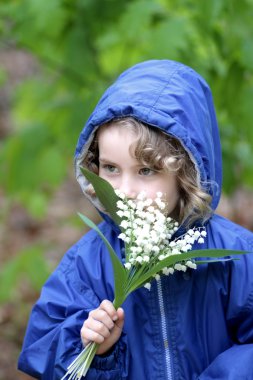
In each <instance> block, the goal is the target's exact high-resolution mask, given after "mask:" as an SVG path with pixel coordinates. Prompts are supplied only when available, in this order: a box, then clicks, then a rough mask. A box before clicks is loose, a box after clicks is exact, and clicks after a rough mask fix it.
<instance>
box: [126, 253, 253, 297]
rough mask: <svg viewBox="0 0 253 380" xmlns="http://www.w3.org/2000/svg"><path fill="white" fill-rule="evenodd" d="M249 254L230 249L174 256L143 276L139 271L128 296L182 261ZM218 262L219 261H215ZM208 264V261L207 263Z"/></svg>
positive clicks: (160, 262)
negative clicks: (164, 269)
mask: <svg viewBox="0 0 253 380" xmlns="http://www.w3.org/2000/svg"><path fill="white" fill-rule="evenodd" d="M246 253H249V252H247V251H233V250H229V249H200V250H193V251H189V252H186V253H180V254H178V255H172V256H170V257H167V258H166V259H164V260H161V261H159V263H157V264H156V265H154V266H152V267H151V268H150V269H148V270H147V271H146V272H144V273H143V274H142V275H141V276H139V274H138V271H137V272H136V275H134V276H133V278H132V280H131V282H130V283H129V286H128V288H127V295H128V294H130V293H131V292H132V291H133V290H135V289H137V288H139V287H141V286H143V285H144V284H145V283H146V282H149V281H150V279H151V278H152V277H153V276H154V275H155V274H156V273H158V272H160V271H161V270H162V269H163V268H165V267H169V266H174V265H175V264H176V263H179V262H181V261H186V260H189V259H193V258H197V257H204V258H207V257H217V258H218V257H226V256H231V255H242V254H246ZM212 261H213V260H211V261H210V262H212ZM215 261H217V260H215ZM207 262H208V261H207Z"/></svg>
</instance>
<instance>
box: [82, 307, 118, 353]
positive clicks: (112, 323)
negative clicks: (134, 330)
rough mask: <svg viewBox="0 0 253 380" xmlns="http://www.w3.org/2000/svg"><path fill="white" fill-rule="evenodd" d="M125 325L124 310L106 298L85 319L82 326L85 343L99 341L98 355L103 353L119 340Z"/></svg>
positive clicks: (85, 344)
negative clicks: (116, 307)
mask: <svg viewBox="0 0 253 380" xmlns="http://www.w3.org/2000/svg"><path fill="white" fill-rule="evenodd" d="M123 325H124V310H123V309H122V308H118V310H116V309H115V307H114V306H113V304H112V302H111V301H108V300H104V301H103V302H101V304H100V306H99V307H98V308H97V309H95V310H92V311H91V312H90V313H89V318H88V319H86V321H84V324H83V327H82V328H81V339H82V342H83V345H84V346H87V344H88V343H90V342H91V341H92V342H96V343H98V344H99V345H100V346H99V347H98V350H97V355H102V354H104V353H105V352H107V351H108V350H109V349H110V348H111V347H112V346H113V345H114V344H115V343H116V342H117V341H118V339H119V337H120V335H121V332H122V328H123Z"/></svg>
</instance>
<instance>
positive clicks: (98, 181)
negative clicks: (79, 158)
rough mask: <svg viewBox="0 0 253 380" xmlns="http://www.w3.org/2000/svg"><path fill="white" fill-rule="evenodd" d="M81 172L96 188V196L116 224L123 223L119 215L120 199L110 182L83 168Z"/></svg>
mask: <svg viewBox="0 0 253 380" xmlns="http://www.w3.org/2000/svg"><path fill="white" fill-rule="evenodd" d="M81 171H82V173H83V175H84V176H85V177H86V178H87V180H88V181H89V182H90V183H91V184H92V186H93V187H94V190H95V192H96V195H97V197H98V199H99V200H100V202H101V203H102V205H103V206H104V207H105V209H106V211H107V212H108V213H109V214H110V216H111V217H112V219H113V220H114V222H115V223H116V224H117V225H119V224H120V222H121V219H120V217H119V216H118V215H117V210H118V209H117V201H118V200H119V197H118V196H117V195H116V193H115V191H114V189H113V187H112V186H111V185H110V184H109V182H107V181H106V180H104V179H103V178H101V177H99V176H97V175H96V174H95V173H93V172H91V171H89V170H88V169H85V168H81Z"/></svg>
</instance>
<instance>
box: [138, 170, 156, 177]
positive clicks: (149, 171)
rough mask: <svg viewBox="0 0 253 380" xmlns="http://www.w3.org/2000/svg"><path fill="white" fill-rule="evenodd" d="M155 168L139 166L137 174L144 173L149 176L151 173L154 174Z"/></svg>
mask: <svg viewBox="0 0 253 380" xmlns="http://www.w3.org/2000/svg"><path fill="white" fill-rule="evenodd" d="M155 173H156V172H155V170H154V169H150V168H141V169H140V170H139V174H140V175H144V176H150V175H153V174H155Z"/></svg>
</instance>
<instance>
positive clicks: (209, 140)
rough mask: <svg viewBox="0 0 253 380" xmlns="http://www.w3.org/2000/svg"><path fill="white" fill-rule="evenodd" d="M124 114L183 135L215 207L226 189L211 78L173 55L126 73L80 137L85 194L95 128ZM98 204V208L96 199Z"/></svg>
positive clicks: (81, 179) (78, 156)
mask: <svg viewBox="0 0 253 380" xmlns="http://www.w3.org/2000/svg"><path fill="white" fill-rule="evenodd" d="M124 117H133V118H135V119H137V120H139V121H141V122H144V123H146V124H149V125H151V126H154V127H156V128H159V129H161V130H162V131H164V132H165V133H167V134H169V135H171V136H173V137H175V138H177V139H179V140H180V142H181V144H182V145H183V146H184V148H185V149H186V151H187V152H188V153H189V155H190V157H191V159H192V160H193V162H194V164H195V166H196V168H197V172H198V173H199V179H200V182H201V184H202V185H203V187H204V188H205V189H206V191H207V192H208V193H209V194H210V195H211V196H212V204H211V206H212V209H213V210H215V208H216V207H217V205H218V203H219V199H220V193H221V181H222V169H221V165H222V164H221V148H220V139H219V131H218V126H217V121H216V115H215V109H214V105H213V100H212V94H211V90H210V88H209V86H208V84H207V83H206V81H205V80H204V79H203V78H202V77H201V76H200V75H199V74H198V73H196V72H195V71H194V70H193V69H191V68H190V67H187V66H185V65H183V64H182V63H178V62H174V61H169V60H150V61H146V62H142V63H139V64H137V65H135V66H133V67H131V68H130V69H128V70H126V71H125V72H123V73H122V74H121V75H120V76H119V77H118V78H117V80H116V81H115V82H114V84H112V85H111V86H110V87H109V88H108V89H107V90H106V91H105V93H104V94H103V96H102V97H101V99H100V101H99V102H98V104H97V106H96V108H95V110H94V111H93V113H92V114H91V116H90V118H89V119H88V121H87V123H86V125H85V127H84V129H83V131H82V133H81V135H80V137H79V140H78V144H77V148H76V155H75V168H76V177H77V180H78V182H79V183H80V186H81V188H82V190H83V191H84V193H85V191H86V188H87V185H88V181H87V180H86V179H85V178H84V176H83V175H82V173H81V171H80V164H81V162H82V161H83V159H84V157H85V155H86V153H87V150H88V148H89V146H90V144H91V141H92V139H93V137H94V133H95V131H96V129H97V128H98V127H99V126H100V125H102V124H104V123H106V122H108V121H111V120H113V119H118V118H124ZM86 195H87V194H86ZM87 196H88V198H89V195H87ZM93 203H95V206H96V207H98V208H99V205H98V203H97V204H96V201H94V200H93Z"/></svg>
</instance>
